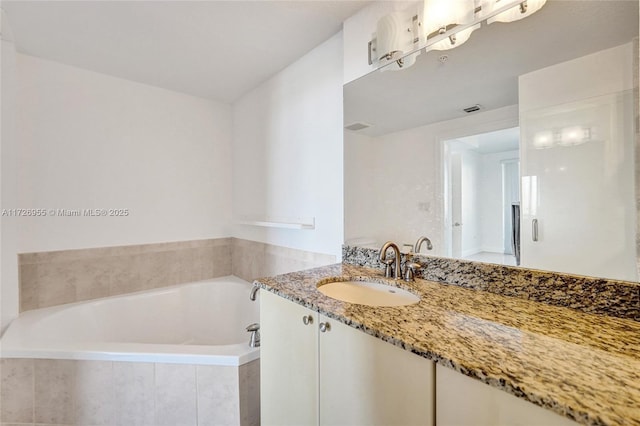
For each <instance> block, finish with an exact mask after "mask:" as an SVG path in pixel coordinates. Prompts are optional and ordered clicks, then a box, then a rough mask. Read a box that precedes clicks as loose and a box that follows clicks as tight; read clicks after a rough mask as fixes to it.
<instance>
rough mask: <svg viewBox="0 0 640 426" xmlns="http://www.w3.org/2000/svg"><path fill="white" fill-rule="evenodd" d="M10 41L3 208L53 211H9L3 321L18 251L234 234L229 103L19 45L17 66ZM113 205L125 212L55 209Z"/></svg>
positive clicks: (12, 309) (5, 64)
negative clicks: (80, 213) (23, 50)
mask: <svg viewBox="0 0 640 426" xmlns="http://www.w3.org/2000/svg"><path fill="white" fill-rule="evenodd" d="M7 46H8V45H7V44H6V43H5V42H4V41H3V46H2V47H3V50H2V54H3V57H2V83H3V87H2V208H3V209H19V208H23V209H45V210H46V211H47V216H46V217H3V218H2V288H1V297H0V298H1V299H2V324H1V326H2V328H4V327H6V326H7V325H8V323H9V322H10V321H11V319H13V318H14V317H15V316H16V315H17V311H18V272H17V253H20V252H33V251H49V250H63V249H78V248H89V247H103V246H114V245H127V244H143V243H154V242H165V241H181V240H191V239H205V238H216V237H228V236H230V228H229V226H230V225H229V224H230V217H231V213H230V211H231V123H232V120H231V107H230V106H229V105H225V104H221V103H217V102H212V101H209V100H204V99H200V98H195V97H192V96H188V95H183V94H180V93H176V92H171V91H168V90H164V89H160V88H156V87H151V86H146V85H143V84H139V83H134V82H130V81H126V80H122V79H118V78H114V77H110V76H106V75H102V74H98V73H95V72H90V71H86V70H83V69H79V68H75V67H71V66H67V65H63V64H60V63H56V62H51V61H47V60H43V59H39V58H35V57H31V56H27V55H22V54H18V55H15V54H14V59H16V61H15V64H16V72H15V73H13V75H15V78H12V71H11V56H8V55H7V52H9V51H10V49H8V48H7ZM9 47H11V46H9ZM9 71H11V72H9ZM12 100H14V101H15V103H13V102H11V101H12ZM13 117H15V137H13V136H14V135H13V133H12V130H11V126H10V125H7V123H8V122H9V123H10V122H12V121H13V120H12V118H13ZM116 208H117V209H128V210H129V214H128V216H126V217H54V216H51V214H50V213H49V211H50V210H51V209H54V210H55V209H72V210H73V209H116Z"/></svg>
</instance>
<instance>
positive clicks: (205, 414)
mask: <svg viewBox="0 0 640 426" xmlns="http://www.w3.org/2000/svg"><path fill="white" fill-rule="evenodd" d="M196 371H197V379H198V426H217V425H239V424H240V406H239V405H240V404H239V399H240V395H239V393H238V384H239V383H238V368H237V367H230V366H221V365H198V366H197V367H196Z"/></svg>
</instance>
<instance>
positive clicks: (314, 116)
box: [233, 33, 343, 255]
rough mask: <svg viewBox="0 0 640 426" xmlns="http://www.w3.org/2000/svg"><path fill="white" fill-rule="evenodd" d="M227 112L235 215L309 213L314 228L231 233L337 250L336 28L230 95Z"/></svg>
mask: <svg viewBox="0 0 640 426" xmlns="http://www.w3.org/2000/svg"><path fill="white" fill-rule="evenodd" d="M233 116H234V124H233V134H234V143H233V164H234V170H233V211H234V216H235V218H236V219H238V220H242V219H266V220H295V219H296V218H303V219H304V218H315V229H313V230H297V229H279V228H261V227H254V226H248V225H237V226H236V227H235V229H234V232H233V234H234V236H236V237H239V238H244V239H248V240H255V241H259V242H264V243H269V244H276V245H281V246H285V247H291V248H297V249H302V250H310V251H315V252H320V253H327V254H335V255H340V253H341V244H342V238H343V232H342V230H343V207H342V206H343V195H342V194H343V188H342V186H343V178H342V175H343V171H342V158H343V153H342V137H343V136H342V34H341V33H340V34H337V35H336V36H334V37H332V38H331V39H329V40H328V41H326V42H325V43H323V44H322V45H320V46H318V47H317V48H315V49H314V50H312V51H311V52H309V53H308V54H307V55H305V56H303V57H302V58H300V59H299V60H298V61H296V62H295V63H293V64H291V65H290V66H288V67H287V68H285V69H284V70H282V71H281V72H279V73H278V74H276V75H275V76H274V77H272V78H271V79H269V80H268V81H266V82H265V83H263V84H261V85H260V86H259V87H257V88H255V89H254V90H252V91H251V92H249V93H247V94H246V95H245V96H243V97H242V98H241V99H239V100H238V101H236V102H235V103H234V105H233Z"/></svg>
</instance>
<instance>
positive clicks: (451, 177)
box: [442, 127, 520, 265]
mask: <svg viewBox="0 0 640 426" xmlns="http://www.w3.org/2000/svg"><path fill="white" fill-rule="evenodd" d="M519 139H520V129H519V128H518V127H514V128H510V129H504V130H499V131H494V132H488V133H482V134H476V135H472V136H467V137H464V138H456V139H450V140H445V141H443V142H442V143H443V153H444V165H443V166H444V167H443V170H444V173H445V176H444V179H443V181H444V199H445V230H444V233H445V252H446V253H447V255H448V256H450V257H454V258H458V259H468V260H476V261H481V262H489V263H499V264H504V265H516V256H515V254H516V252H517V249H516V248H515V247H514V244H513V242H514V239H513V236H512V234H513V229H514V226H516V225H519V222H518V220H516V221H515V222H516V223H514V221H513V220H512V214H513V209H514V208H513V207H512V205H514V204H516V205H519V202H520V185H519V182H520V159H519Z"/></svg>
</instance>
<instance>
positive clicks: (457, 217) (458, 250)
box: [449, 152, 462, 259]
mask: <svg viewBox="0 0 640 426" xmlns="http://www.w3.org/2000/svg"><path fill="white" fill-rule="evenodd" d="M449 164H450V170H451V256H452V257H454V258H456V259H459V258H461V257H462V157H461V155H460V153H459V152H455V153H452V154H451V157H450V163H449Z"/></svg>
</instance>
